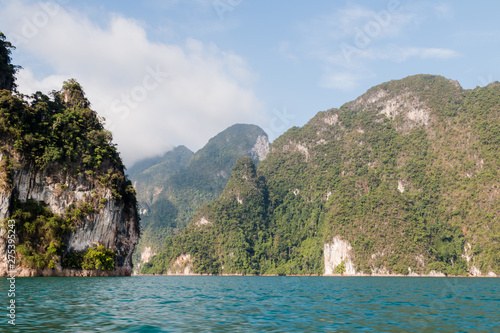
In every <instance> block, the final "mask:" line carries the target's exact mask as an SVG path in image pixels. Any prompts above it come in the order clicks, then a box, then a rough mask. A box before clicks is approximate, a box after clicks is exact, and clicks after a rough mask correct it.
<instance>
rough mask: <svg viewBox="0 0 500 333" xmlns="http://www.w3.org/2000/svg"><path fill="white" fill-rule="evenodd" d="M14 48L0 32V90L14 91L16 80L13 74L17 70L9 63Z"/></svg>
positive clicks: (16, 67)
mask: <svg viewBox="0 0 500 333" xmlns="http://www.w3.org/2000/svg"><path fill="white" fill-rule="evenodd" d="M14 48H15V47H14V46H13V45H12V44H11V43H10V42H9V41H8V40H7V39H6V37H5V35H4V34H3V33H2V32H1V31H0V90H2V89H7V90H15V89H16V83H15V81H16V78H15V76H14V74H15V73H16V71H17V70H18V68H19V67H18V66H15V65H13V64H12V63H11V60H12V59H11V57H10V54H11V52H12V50H13V49H14Z"/></svg>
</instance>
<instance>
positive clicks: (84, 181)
mask: <svg viewBox="0 0 500 333" xmlns="http://www.w3.org/2000/svg"><path fill="white" fill-rule="evenodd" d="M7 158H8V157H7V156H6V154H0V164H1V163H2V162H4V161H5V159H7ZM16 162H17V161H16ZM12 178H13V184H12V187H11V188H10V189H7V190H3V191H1V192H0V220H4V219H6V218H8V217H9V216H10V215H11V212H10V207H11V202H12V201H13V200H19V201H20V202H27V201H28V200H34V201H36V202H44V203H45V204H46V205H47V208H49V209H50V210H51V211H52V212H53V213H55V214H58V215H60V216H64V215H65V214H66V211H67V210H68V208H69V207H70V206H71V205H78V204H79V203H84V202H85V203H88V204H89V205H92V204H95V201H96V198H97V197H98V198H99V201H101V203H103V202H106V203H105V204H104V205H101V208H100V209H96V211H95V212H94V213H91V214H88V215H87V216H85V217H84V218H82V219H81V220H80V221H78V222H77V225H78V226H77V227H75V229H74V231H73V232H71V233H70V234H69V235H68V236H67V238H66V240H65V242H66V243H67V244H66V247H65V250H64V252H65V253H71V252H79V251H80V252H81V251H85V250H86V249H87V248H88V247H89V246H93V245H103V246H104V247H105V248H107V249H112V250H113V251H114V252H115V254H116V259H115V269H114V270H111V271H101V272H99V273H97V272H94V273H92V272H88V273H81V272H79V270H74V269H62V268H61V267H60V266H59V268H54V269H53V270H51V269H31V268H26V267H19V272H18V274H16V275H18V276H19V275H23V276H37V275H43V276H66V275H69V276H79V275H83V276H86V275H111V276H113V275H130V274H131V272H132V253H133V251H134V247H135V245H136V244H137V242H138V239H139V230H138V225H137V217H136V215H135V212H134V209H133V207H127V206H126V204H125V202H124V200H121V199H116V198H113V194H112V191H111V190H110V189H109V188H105V187H104V186H102V185H101V184H100V183H99V181H97V180H96V179H89V177H83V176H82V177H71V176H69V175H68V174H64V172H62V171H61V170H60V168H59V167H58V166H52V167H49V168H47V169H44V170H36V169H35V168H33V167H32V166H30V165H24V166H23V167H21V168H19V169H17V170H15V171H13V177H12ZM97 208H99V207H97ZM23 222H24V221H16V226H20V225H22V223H23ZM16 232H17V233H19V232H22V230H19V228H17V227H16ZM5 233H6V229H5V228H3V229H2V233H1V234H0V235H1V237H0V256H1V257H2V258H3V259H5V258H6V257H7V252H6V250H7V238H6V234H5ZM7 271H8V267H7V260H2V261H1V262H0V275H2V276H5V275H7Z"/></svg>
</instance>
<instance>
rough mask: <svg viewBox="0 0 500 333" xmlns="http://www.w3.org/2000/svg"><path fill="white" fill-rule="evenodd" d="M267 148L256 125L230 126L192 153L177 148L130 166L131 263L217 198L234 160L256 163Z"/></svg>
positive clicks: (158, 246)
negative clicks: (134, 232) (133, 211)
mask: <svg viewBox="0 0 500 333" xmlns="http://www.w3.org/2000/svg"><path fill="white" fill-rule="evenodd" d="M268 150H269V142H268V139H267V134H266V133H265V132H264V131H263V130H262V129H261V128H260V127H258V126H255V125H247V124H236V125H233V126H231V127H229V128H227V129H226V130H224V131H222V132H221V133H219V134H217V135H216V136H215V137H213V138H211V139H210V140H209V142H208V143H207V144H206V145H205V146H204V147H203V148H202V149H200V150H199V151H197V152H196V153H193V152H191V151H190V150H189V149H188V148H186V147H184V146H178V147H176V148H174V149H173V150H172V151H169V152H167V153H166V154H165V155H164V156H162V157H159V158H153V159H149V160H145V161H141V162H138V163H136V165H134V166H133V167H132V168H131V169H130V170H129V175H130V178H131V179H132V180H133V183H134V186H135V188H136V189H137V198H138V200H139V203H140V206H141V209H140V212H141V219H142V227H143V230H144V232H143V235H142V237H141V240H140V241H139V244H138V246H137V250H136V254H135V262H137V263H142V262H147V261H148V260H149V257H150V256H151V255H153V254H156V253H158V252H159V251H160V250H162V249H163V248H164V244H165V238H166V237H167V236H170V235H173V234H178V233H179V232H180V231H181V230H182V229H183V228H184V227H186V225H187V224H188V222H189V221H190V220H191V219H192V218H193V215H194V213H195V212H196V210H197V209H198V208H199V207H200V206H201V205H202V204H203V203H206V202H210V201H212V200H215V199H216V198H218V197H219V195H220V194H221V192H222V190H223V189H224V187H225V186H226V183H227V181H228V179H229V176H230V174H231V169H232V168H233V165H234V163H235V162H236V160H237V159H238V158H240V157H244V156H251V157H252V159H253V160H254V161H255V162H256V163H258V162H259V161H260V160H262V159H264V157H265V156H266V154H267V152H268Z"/></svg>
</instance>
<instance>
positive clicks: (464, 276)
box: [131, 274, 500, 279]
mask: <svg viewBox="0 0 500 333" xmlns="http://www.w3.org/2000/svg"><path fill="white" fill-rule="evenodd" d="M131 276H241V277H249V276H251V277H254V276H255V277H259V276H262V277H268V276H276V277H278V276H282V277H405V278H419V277H424V278H493V279H494V278H500V276H499V275H496V276H493V275H480V276H474V275H445V274H443V275H433V274H422V275H417V274H412V275H402V274H329V275H324V274H283V275H280V274H253V275H250V274H248V275H245V274H132V275H131Z"/></svg>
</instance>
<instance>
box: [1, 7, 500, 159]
mask: <svg viewBox="0 0 500 333" xmlns="http://www.w3.org/2000/svg"><path fill="white" fill-rule="evenodd" d="M0 5H1V8H2V10H1V11H0V31H3V32H4V33H5V34H6V36H7V38H8V39H9V40H11V41H12V42H14V44H15V45H16V46H17V50H16V51H15V52H14V54H13V58H14V60H13V61H14V63H15V64H19V65H22V66H23V70H22V71H20V73H19V75H18V84H19V90H20V91H21V92H23V93H26V94H29V93H32V92H34V91H36V90H41V91H43V92H48V91H50V90H52V89H60V87H61V86H62V82H63V81H64V80H66V79H68V78H71V77H74V78H76V79H77V80H78V81H79V82H80V83H81V84H82V86H83V87H84V89H85V91H86V93H87V95H88V98H89V99H90V101H91V103H92V106H93V108H94V109H95V110H96V111H98V113H99V114H100V115H102V116H103V117H105V118H106V123H107V127H108V128H109V129H111V130H112V132H113V135H114V138H115V141H116V142H117V143H118V146H119V149H120V151H121V152H122V157H123V158H124V160H125V163H126V165H128V166H130V165H132V164H133V163H134V162H135V161H137V160H138V159H142V158H145V157H149V156H153V155H158V154H161V153H163V152H165V151H166V150H168V149H170V148H171V147H172V146H177V145H181V144H184V145H186V146H187V147H188V148H190V149H191V150H193V151H196V150H197V149H199V148H201V147H202V146H203V145H204V144H205V143H206V142H207V141H208V139H209V138H210V137H213V136H214V135H216V134H217V133H218V132H220V131H222V130H224V129H225V128H226V127H228V126H230V125H232V124H234V123H254V124H257V125H259V126H261V127H262V128H264V129H265V130H266V131H267V132H268V134H269V135H270V137H271V139H274V138H276V137H277V136H279V135H280V134H281V133H283V131H285V130H286V129H288V128H290V127H292V126H302V125H304V124H305V123H306V122H307V121H308V120H309V119H310V118H312V117H313V116H314V115H315V114H316V113H317V112H318V111H322V110H326V109H329V108H333V107H340V106H341V105H342V104H344V103H345V102H348V101H350V100H353V99H355V98H356V97H358V96H359V95H361V94H363V93H364V92H365V91H366V90H368V89H369V88H370V87H372V86H374V85H377V84H380V83H382V82H385V81H388V80H392V79H400V78H403V77H406V76H408V75H413V74H420V73H425V74H438V75H443V76H445V77H448V78H451V79H455V80H458V81H459V82H460V84H461V85H462V86H463V87H464V88H474V87H476V86H484V85H486V84H488V83H489V82H492V81H496V80H499V77H500V67H499V66H498V64H499V63H500V62H499V60H500V59H499V58H500V52H499V51H500V50H499V48H500V21H499V20H498V18H497V17H498V13H499V12H500V8H499V7H500V4H499V3H497V2H493V1H477V2H472V1H410V0H399V1H398V0H389V1H314V2H305V1H278V0H277V1H272V2H270V1H258V0H255V1H250V0H166V1H160V0H145V1H105V2H101V1H72V0H50V1H45V2H43V1H42V2H39V1H19V0H17V1H11V0H0Z"/></svg>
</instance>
